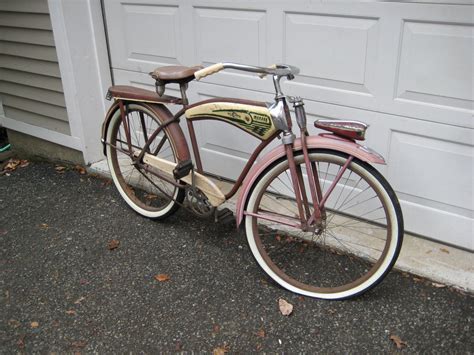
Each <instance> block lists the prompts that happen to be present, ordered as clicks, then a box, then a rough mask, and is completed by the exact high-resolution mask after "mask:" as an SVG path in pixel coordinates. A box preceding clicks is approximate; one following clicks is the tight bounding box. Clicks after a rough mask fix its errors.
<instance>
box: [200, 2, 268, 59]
mask: <svg viewBox="0 0 474 355" xmlns="http://www.w3.org/2000/svg"><path fill="white" fill-rule="evenodd" d="M194 21H195V31H194V34H195V43H196V47H195V48H196V54H197V62H198V63H204V64H205V65H208V64H214V63H218V62H221V61H223V57H222V53H225V54H226V56H225V60H226V61H229V62H236V63H243V62H245V63H248V64H252V65H263V66H266V65H267V64H268V62H267V60H266V52H267V51H266V38H267V36H266V13H265V12H264V11H249V10H237V9H220V8H195V9H194ZM244 38H245V46H242V45H236V44H238V43H241V41H242V39H244Z"/></svg>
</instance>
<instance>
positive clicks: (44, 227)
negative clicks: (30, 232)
mask: <svg viewBox="0 0 474 355" xmlns="http://www.w3.org/2000/svg"><path fill="white" fill-rule="evenodd" d="M39 228H40V229H43V230H46V229H48V228H49V226H48V225H47V224H46V223H41V224H40V225H39Z"/></svg>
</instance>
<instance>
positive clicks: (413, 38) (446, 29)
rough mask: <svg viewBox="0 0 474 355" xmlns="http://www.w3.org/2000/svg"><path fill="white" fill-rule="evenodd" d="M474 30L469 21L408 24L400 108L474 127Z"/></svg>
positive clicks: (398, 95)
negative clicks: (439, 112) (473, 109)
mask: <svg viewBox="0 0 474 355" xmlns="http://www.w3.org/2000/svg"><path fill="white" fill-rule="evenodd" d="M473 34H474V27H473V26H472V25H467V24H447V23H420V22H413V21H410V22H408V21H407V22H404V26H403V39H402V42H401V48H400V51H401V54H400V64H399V71H398V82H397V90H396V98H395V100H394V104H395V108H398V109H399V110H400V111H402V112H403V113H404V112H407V111H410V110H412V111H413V112H414V113H415V115H416V114H423V115H425V117H426V113H427V110H429V112H430V113H431V112H433V113H435V112H436V111H441V112H444V113H445V114H444V116H443V115H442V114H436V115H435V117H432V116H431V115H430V116H429V118H430V120H436V121H438V122H441V123H447V124H453V125H458V126H465V127H474V125H473V123H474V122H473V118H472V114H473V111H472V107H473V80H474V76H473V67H472V65H473V64H472V63H473V45H472V44H473ZM397 106H398V107H397Z"/></svg>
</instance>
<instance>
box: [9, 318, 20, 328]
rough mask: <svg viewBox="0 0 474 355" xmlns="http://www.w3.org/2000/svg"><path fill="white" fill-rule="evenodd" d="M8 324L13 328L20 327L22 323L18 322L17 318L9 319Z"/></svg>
mask: <svg viewBox="0 0 474 355" xmlns="http://www.w3.org/2000/svg"><path fill="white" fill-rule="evenodd" d="M8 325H9V326H10V327H12V328H18V327H19V326H20V325H21V323H20V322H18V321H17V320H16V319H10V320H9V321H8Z"/></svg>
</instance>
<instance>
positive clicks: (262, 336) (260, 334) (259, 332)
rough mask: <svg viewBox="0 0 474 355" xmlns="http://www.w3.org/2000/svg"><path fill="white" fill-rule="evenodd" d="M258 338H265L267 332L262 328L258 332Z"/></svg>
mask: <svg viewBox="0 0 474 355" xmlns="http://www.w3.org/2000/svg"><path fill="white" fill-rule="evenodd" d="M257 337H259V338H265V330H264V329H263V328H260V329H259V330H258V332H257Z"/></svg>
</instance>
